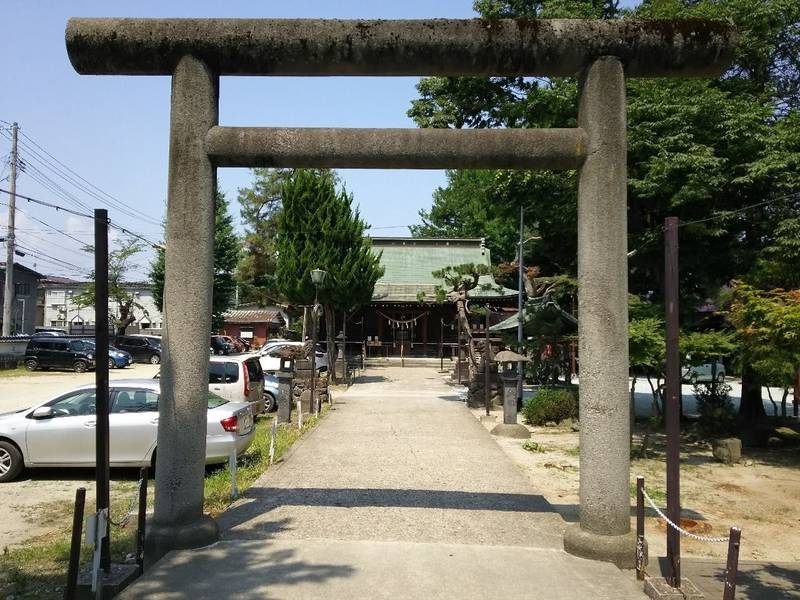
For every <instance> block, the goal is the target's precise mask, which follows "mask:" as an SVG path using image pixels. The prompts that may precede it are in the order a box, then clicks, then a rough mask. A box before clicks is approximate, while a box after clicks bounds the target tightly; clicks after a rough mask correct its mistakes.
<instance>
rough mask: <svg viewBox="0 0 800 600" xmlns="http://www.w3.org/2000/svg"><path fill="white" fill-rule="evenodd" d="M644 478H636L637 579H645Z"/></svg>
mask: <svg viewBox="0 0 800 600" xmlns="http://www.w3.org/2000/svg"><path fill="white" fill-rule="evenodd" d="M644 564H645V556H644V477H642V476H641V475H639V476H638V477H637V478H636V579H638V580H640V581H641V580H642V579H644Z"/></svg>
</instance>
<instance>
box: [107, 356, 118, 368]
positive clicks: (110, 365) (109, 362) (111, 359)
mask: <svg viewBox="0 0 800 600" xmlns="http://www.w3.org/2000/svg"><path fill="white" fill-rule="evenodd" d="M116 366H117V365H116V364H115V363H114V359H113V358H109V359H108V368H109V369H113V368H114V367H116Z"/></svg>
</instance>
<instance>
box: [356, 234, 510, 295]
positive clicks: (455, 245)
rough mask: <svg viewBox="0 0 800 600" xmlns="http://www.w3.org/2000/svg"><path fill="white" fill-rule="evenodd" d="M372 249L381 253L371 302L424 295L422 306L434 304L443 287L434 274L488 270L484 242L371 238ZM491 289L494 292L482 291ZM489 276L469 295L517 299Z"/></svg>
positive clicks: (486, 249)
mask: <svg viewBox="0 0 800 600" xmlns="http://www.w3.org/2000/svg"><path fill="white" fill-rule="evenodd" d="M372 249H373V251H374V252H375V253H379V252H382V253H383V254H382V256H381V265H382V266H383V268H384V269H385V272H384V275H383V277H381V278H380V279H379V280H378V282H377V283H376V284H375V290H374V291H373V293H372V301H373V302H417V301H418V298H417V297H418V294H419V293H420V292H423V293H424V294H425V300H424V301H425V302H428V303H435V302H436V287H437V286H443V285H444V282H443V281H442V280H441V279H436V278H435V277H434V276H433V271H438V270H440V269H444V268H445V267H453V266H456V265H462V264H465V263H475V264H484V265H486V266H491V264H492V261H491V256H490V253H489V249H488V248H486V247H485V245H484V240H483V239H480V238H477V239H463V238H459V239H441V238H397V237H376V238H372ZM484 285H491V286H492V287H493V288H494V289H481V286H484ZM498 287H499V286H498V285H497V283H496V282H495V280H494V277H492V276H491V275H482V276H481V278H480V280H479V286H478V287H476V288H475V289H473V290H471V291H470V292H469V293H468V296H469V297H470V298H474V299H485V298H491V299H499V298H508V297H512V296H516V295H517V290H512V289H508V288H505V287H500V288H499V291H498Z"/></svg>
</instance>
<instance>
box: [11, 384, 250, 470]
mask: <svg viewBox="0 0 800 600" xmlns="http://www.w3.org/2000/svg"><path fill="white" fill-rule="evenodd" d="M159 395H160V388H159V382H158V381H156V380H152V379H131V380H116V381H112V382H111V383H110V396H109V397H110V401H111V403H110V408H111V411H110V414H109V428H110V436H109V442H110V448H109V450H110V455H109V462H110V464H111V466H112V467H133V466H137V467H138V466H148V465H153V464H154V462H155V457H156V450H157V449H156V439H157V432H158V399H159ZM95 406H96V399H95V388H94V386H93V385H87V386H83V387H79V388H77V389H74V390H72V391H70V392H67V393H66V394H61V395H59V396H57V397H55V398H53V399H52V400H48V401H47V402H44V403H42V404H39V405H37V406H35V407H33V408H27V409H24V410H20V411H16V412H13V413H6V414H3V415H0V482H5V481H11V480H12V479H14V478H15V477H16V476H17V475H19V474H20V472H21V471H22V470H23V468H35V467H93V466H94V465H95V427H96V414H95ZM254 434H255V427H254V425H253V414H252V412H251V410H250V406H249V405H247V404H240V403H236V402H229V401H228V400H225V399H224V398H220V397H219V396H217V395H215V394H212V393H210V392H209V394H208V414H207V418H206V464H216V463H224V462H226V461H227V460H228V457H229V456H230V454H231V452H232V451H234V449H235V451H236V454H237V455H239V454H241V453H242V452H244V451H245V450H247V448H248V447H249V446H250V444H251V443H252V441H253V437H254Z"/></svg>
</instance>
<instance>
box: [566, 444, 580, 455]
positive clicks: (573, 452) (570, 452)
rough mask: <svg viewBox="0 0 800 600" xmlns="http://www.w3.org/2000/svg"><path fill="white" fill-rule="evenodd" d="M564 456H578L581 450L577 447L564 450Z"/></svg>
mask: <svg viewBox="0 0 800 600" xmlns="http://www.w3.org/2000/svg"><path fill="white" fill-rule="evenodd" d="M564 454H566V455H567V456H580V455H581V449H580V448H579V447H578V446H574V447H572V448H567V449H566V450H564Z"/></svg>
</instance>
